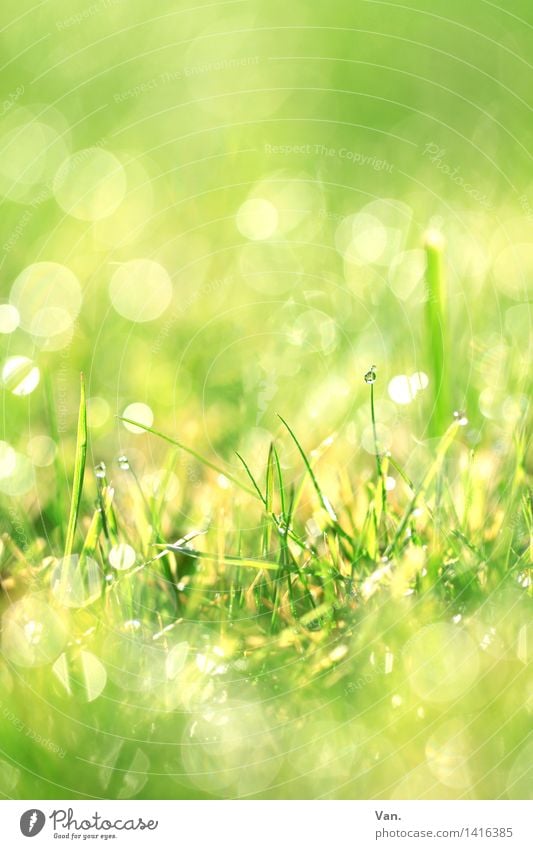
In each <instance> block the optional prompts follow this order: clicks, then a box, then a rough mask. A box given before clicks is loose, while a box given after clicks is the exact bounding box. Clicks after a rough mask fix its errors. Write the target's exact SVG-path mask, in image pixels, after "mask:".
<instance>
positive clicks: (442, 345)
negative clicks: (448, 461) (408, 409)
mask: <svg viewBox="0 0 533 849" xmlns="http://www.w3.org/2000/svg"><path fill="white" fill-rule="evenodd" d="M425 249H426V286H427V292H426V295H427V300H426V346H427V359H428V363H429V365H430V372H431V375H430V376H431V385H432V388H433V408H432V410H431V416H430V420H429V425H428V432H429V435H430V436H431V437H438V436H442V434H443V433H444V431H445V430H446V427H447V424H448V422H449V420H450V415H451V404H450V385H449V375H448V368H447V362H446V353H447V351H448V333H447V310H446V300H447V299H446V279H445V272H444V240H443V237H442V236H441V235H440V233H437V232H435V231H430V232H429V233H427V235H426V239H425Z"/></svg>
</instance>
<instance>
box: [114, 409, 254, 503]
mask: <svg viewBox="0 0 533 849" xmlns="http://www.w3.org/2000/svg"><path fill="white" fill-rule="evenodd" d="M117 418H118V419H119V420H120V421H121V422H127V423H128V424H132V425H135V427H140V428H141V429H142V430H145V431H146V432H147V433H151V434H153V436H158V437H159V439H164V440H165V442H168V443H169V445H175V446H176V448H181V450H182V451H185V452H186V454H190V455H191V457H194V458H195V460H198V462H199V463H202V465H204V466H207V467H208V468H209V469H212V470H213V471H214V472H217V474H219V475H224V477H225V478H227V479H228V480H229V481H231V482H232V483H234V484H235V486H238V487H239V489H242V491H243V492H247V493H248V495H253V496H254V497H255V496H256V494H257V493H256V491H255V490H254V489H250V487H249V486H246V484H244V483H242V481H240V480H239V479H238V478H235V477H233V475H230V474H229V473H228V472H226V471H225V470H224V469H221V468H220V466H217V465H216V463H212V462H211V461H210V460H207V458H206V457H202V455H201V454H199V453H198V451H195V450H194V448H189V447H188V446H187V445H183V444H182V443H181V442H178V441H177V439H172V437H170V436H167V435H166V434H165V433H161V431H160V430H156V429H155V428H153V427H148V425H145V424H142V423H141V422H136V421H134V420H133V419H127V418H126V417H125V416H117Z"/></svg>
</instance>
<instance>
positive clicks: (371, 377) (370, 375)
mask: <svg viewBox="0 0 533 849" xmlns="http://www.w3.org/2000/svg"><path fill="white" fill-rule="evenodd" d="M375 382H376V366H370V368H369V370H368V371H367V373H366V374H365V383H375Z"/></svg>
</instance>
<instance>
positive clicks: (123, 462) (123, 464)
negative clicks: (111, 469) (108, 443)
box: [117, 454, 130, 472]
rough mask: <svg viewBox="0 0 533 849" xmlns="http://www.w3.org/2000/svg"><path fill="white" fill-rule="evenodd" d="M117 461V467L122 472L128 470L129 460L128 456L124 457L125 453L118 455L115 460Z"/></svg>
mask: <svg viewBox="0 0 533 849" xmlns="http://www.w3.org/2000/svg"><path fill="white" fill-rule="evenodd" d="M117 463H118V467H119V469H121V470H122V471H123V472H127V471H129V468H130V461H129V460H128V458H127V457H126V455H125V454H121V455H120V457H119V458H118V460H117Z"/></svg>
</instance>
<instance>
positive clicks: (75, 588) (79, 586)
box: [51, 554, 102, 607]
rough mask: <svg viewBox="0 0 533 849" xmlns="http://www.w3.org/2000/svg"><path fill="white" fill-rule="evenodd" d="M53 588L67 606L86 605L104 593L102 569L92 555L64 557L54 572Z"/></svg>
mask: <svg viewBox="0 0 533 849" xmlns="http://www.w3.org/2000/svg"><path fill="white" fill-rule="evenodd" d="M51 588H52V592H53V594H54V596H55V597H56V599H57V601H58V602H59V603H60V604H63V605H65V607H86V606H87V605H88V604H92V602H93V601H96V599H97V598H99V597H100V595H101V593H102V571H101V569H100V567H99V565H98V563H97V562H96V560H93V559H92V557H85V556H83V555H82V556H80V555H78V554H72V555H70V556H69V557H63V558H62V559H61V560H60V561H59V562H58V564H57V566H56V567H55V569H54V571H53V572H52V577H51Z"/></svg>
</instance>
